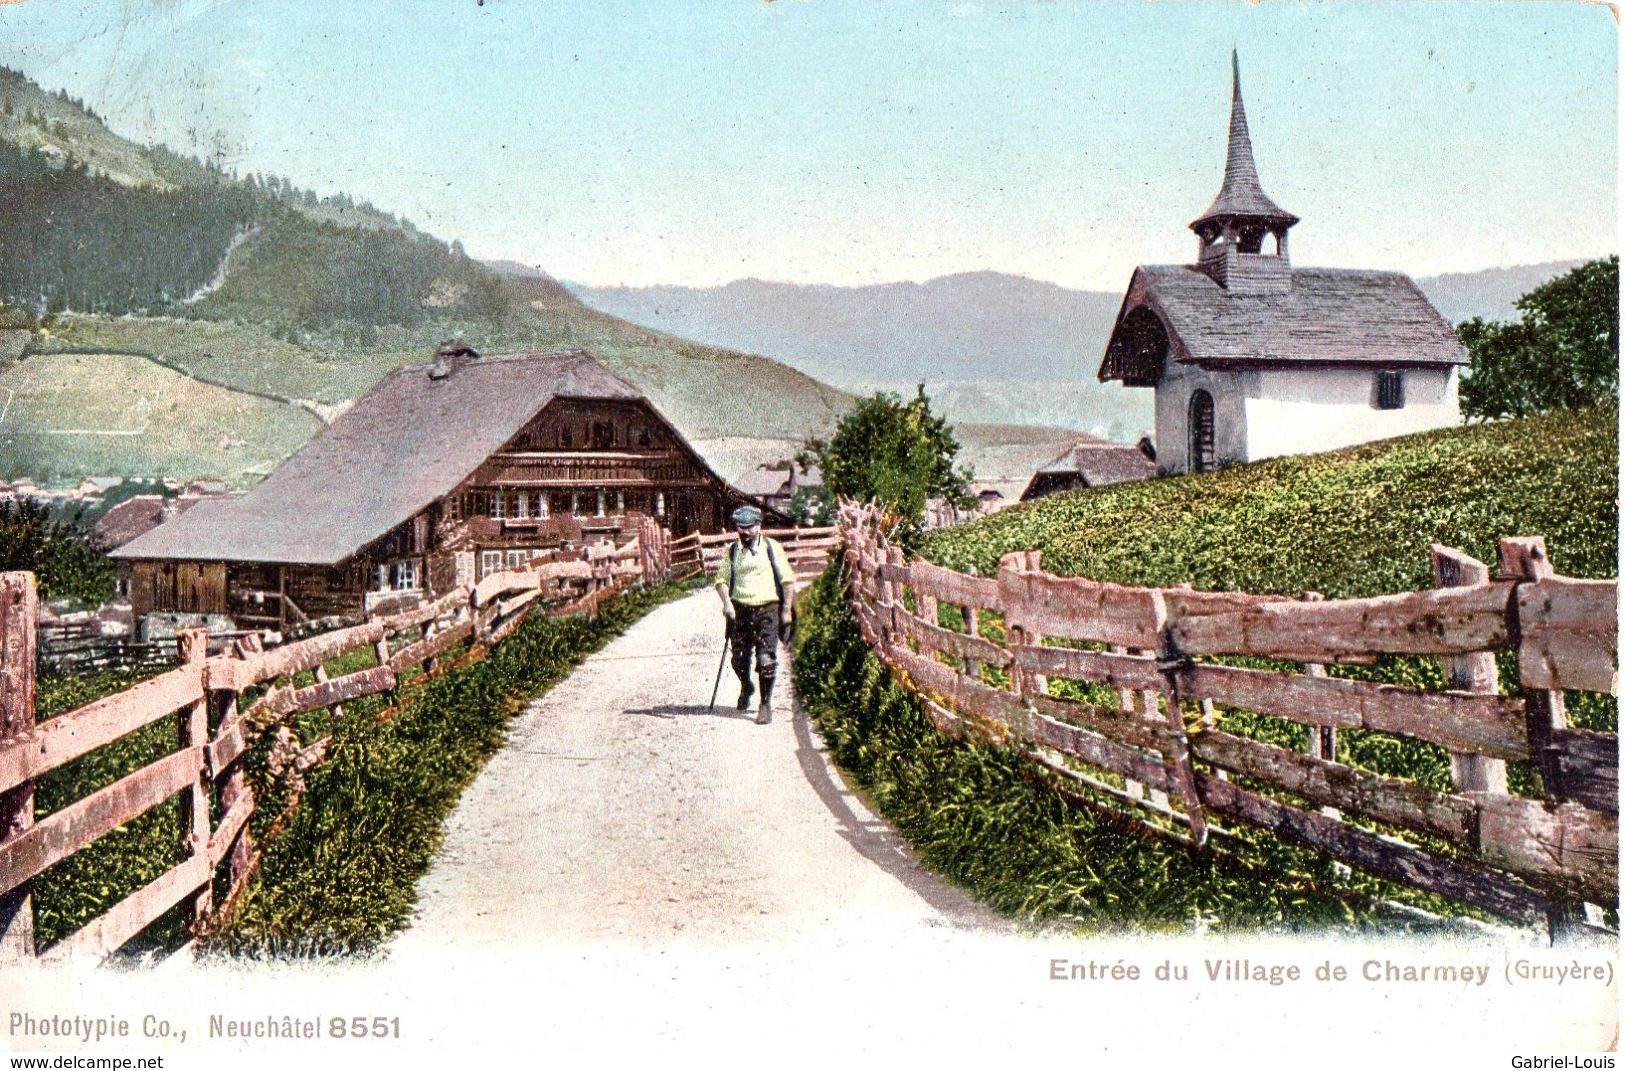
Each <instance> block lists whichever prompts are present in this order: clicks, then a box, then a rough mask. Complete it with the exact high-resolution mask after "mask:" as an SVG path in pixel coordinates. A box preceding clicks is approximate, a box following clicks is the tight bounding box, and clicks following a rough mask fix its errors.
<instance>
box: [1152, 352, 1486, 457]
mask: <svg viewBox="0 0 1625 1071" xmlns="http://www.w3.org/2000/svg"><path fill="white" fill-rule="evenodd" d="M1246 375H1247V377H1248V379H1249V380H1250V382H1249V383H1248V390H1247V395H1248V396H1247V399H1246V403H1245V406H1246V416H1245V420H1244V423H1245V426H1246V429H1247V444H1246V456H1247V459H1248V460H1249V461H1258V460H1261V459H1262V458H1266V457H1280V456H1282V455H1284V454H1312V453H1318V452H1320V451H1323V450H1336V449H1339V448H1341V447H1345V446H1354V445H1356V444H1358V443H1364V442H1371V441H1372V440H1374V439H1388V438H1392V437H1394V436H1396V435H1409V434H1411V433H1412V432H1417V431H1427V430H1429V429H1431V428H1442V427H1453V426H1455V425H1457V424H1460V423H1461V409H1460V406H1459V403H1458V402H1457V398H1456V378H1457V376H1456V369H1455V368H1448V369H1437V368H1407V369H1404V370H1403V371H1402V372H1401V375H1402V377H1403V381H1404V396H1405V404H1404V406H1403V407H1402V408H1399V409H1378V408H1377V374H1376V371H1375V370H1371V369H1357V368H1303V369H1282V370H1273V369H1272V370H1268V371H1258V372H1250V373H1246ZM1158 415H1159V418H1160V416H1161V407H1160V405H1159V407H1158ZM1159 428H1160V422H1159ZM1159 441H1160V440H1159Z"/></svg>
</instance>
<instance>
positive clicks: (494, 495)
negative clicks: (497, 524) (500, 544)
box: [491, 488, 508, 521]
mask: <svg viewBox="0 0 1625 1071" xmlns="http://www.w3.org/2000/svg"><path fill="white" fill-rule="evenodd" d="M507 505H508V496H507V495H506V494H505V493H504V492H503V491H502V490H501V489H500V488H499V489H497V490H494V491H492V492H491V518H492V519H493V520H498V521H500V520H503V519H504V518H505V516H506V513H505V511H506V509H507Z"/></svg>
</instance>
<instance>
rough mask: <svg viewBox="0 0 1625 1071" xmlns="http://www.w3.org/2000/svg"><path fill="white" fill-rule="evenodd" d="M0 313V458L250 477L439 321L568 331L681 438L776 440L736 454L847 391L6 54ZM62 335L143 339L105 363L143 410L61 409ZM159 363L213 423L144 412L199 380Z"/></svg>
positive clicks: (80, 469) (515, 344) (436, 334)
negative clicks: (164, 138) (597, 295)
mask: <svg viewBox="0 0 1625 1071" xmlns="http://www.w3.org/2000/svg"><path fill="white" fill-rule="evenodd" d="M379 166H383V167H387V166H388V162H387V161H380V164H379ZM0 327H3V328H16V327H24V328H27V329H28V335H27V337H26V341H24V342H21V343H19V340H18V339H17V338H16V335H17V334H18V332H16V331H9V332H8V333H7V334H5V335H0V343H4V346H5V347H6V348H5V349H3V350H0V388H4V392H5V393H3V394H0V396H3V397H6V398H7V399H11V400H13V404H11V405H10V412H9V416H8V419H7V421H6V424H5V428H4V430H3V432H0V462H3V463H0V470H3V471H0V477H17V476H34V477H36V478H43V479H52V480H64V479H72V478H75V477H76V476H79V475H89V474H115V475H146V476H159V475H170V474H173V475H177V476H182V477H185V478H193V477H197V476H203V475H218V476H221V477H224V478H229V479H232V480H234V481H236V482H246V481H249V480H252V479H253V478H254V477H255V476H256V475H257V474H261V473H263V472H264V471H265V469H266V466H267V465H268V464H274V462H275V461H276V460H277V459H278V451H280V452H282V453H285V452H286V450H287V449H289V448H290V446H297V444H298V441H299V439H298V435H300V434H304V435H307V436H308V434H309V431H308V430H305V429H308V427H309V426H310V424H311V417H310V411H307V408H305V406H312V407H314V411H320V412H330V411H331V410H332V408H333V407H336V406H341V405H342V404H343V403H344V402H345V401H346V400H348V399H351V398H354V397H356V396H357V395H358V394H360V393H361V392H362V391H364V390H365V389H366V388H367V387H368V386H370V385H371V384H372V383H373V382H375V381H376V380H377V379H378V378H379V377H380V376H382V375H384V374H386V373H387V372H389V371H390V370H391V369H393V368H396V367H399V366H400V365H402V364H409V363H417V362H421V361H423V360H425V359H426V357H427V355H428V354H429V353H430V352H432V349H433V347H434V345H435V344H436V343H437V342H439V341H441V340H444V339H447V338H461V339H463V340H465V341H467V342H468V343H469V344H470V345H472V346H474V347H475V348H476V349H477V350H480V351H481V352H501V351H505V350H548V349H577V348H579V349H585V350H587V351H588V352H590V353H592V354H593V355H594V356H596V357H598V358H599V359H601V360H603V361H605V362H606V363H607V364H609V365H610V366H611V367H613V368H614V369H615V370H616V371H617V372H619V373H620V374H622V375H624V376H625V377H626V378H628V379H629V380H631V381H632V382H634V383H636V384H638V385H639V386H640V387H641V388H643V389H644V390H645V391H646V392H647V393H648V394H649V396H650V397H651V399H652V400H653V401H654V402H655V403H656V404H657V405H658V406H660V407H661V409H662V410H663V411H665V412H666V413H667V414H668V415H669V416H671V417H672V418H673V419H674V420H675V421H676V422H677V423H678V424H679V426H681V427H682V428H683V430H684V431H685V433H687V434H688V435H689V436H690V437H691V438H694V439H697V440H706V439H724V438H728V439H731V440H732V439H737V440H739V442H741V443H746V444H747V445H748V443H749V442H757V441H760V443H761V444H762V445H761V446H760V450H761V451H769V452H771V453H772V456H771V457H768V456H764V457H761V458H755V457H754V456H750V457H746V456H744V455H741V456H740V457H739V458H738V459H736V464H735V465H734V467H736V468H737V469H738V470H739V471H744V470H747V469H749V468H751V467H754V466H755V465H756V464H758V463H760V462H761V461H765V460H771V459H772V458H773V457H777V456H779V454H781V453H782V452H783V450H784V446H783V444H782V442H778V441H777V440H784V441H790V442H792V443H793V442H794V441H796V440H801V439H804V438H806V437H808V436H810V435H818V434H825V433H827V431H828V429H829V427H830V426H831V424H832V422H833V419H834V416H835V414H837V413H838V412H840V411H841V410H843V409H844V408H845V407H846V406H847V405H848V404H849V403H850V400H851V399H850V397H849V396H848V395H846V394H844V393H842V392H840V391H837V390H834V389H832V388H829V387H827V386H825V385H824V384H822V383H819V382H817V381H816V380H813V379H811V378H809V377H807V376H805V375H802V374H800V373H798V372H795V371H793V370H792V369H789V368H786V367H785V366H783V365H781V364H778V363H777V362H775V361H772V360H768V359H766V358H762V357H756V356H752V355H749V354H743V353H737V352H731V351H728V350H722V349H717V348H714V347H711V346H706V345H702V344H695V343H690V342H685V341H682V340H679V339H674V338H671V337H669V336H666V335H663V334H661V333H660V332H658V331H652V330H648V329H646V328H641V327H636V326H634V325H632V324H628V323H626V322H624V321H622V320H619V319H617V318H615V317H613V316H608V315H604V314H602V313H597V312H593V311H591V310H589V309H587V308H586V307H585V306H583V305H582V304H581V303H580V302H579V301H577V300H576V299H575V298H574V297H573V296H572V295H570V294H569V293H568V292H567V291H565V290H564V289H563V287H561V286H559V285H558V284H557V283H556V282H554V281H552V280H551V279H549V278H548V277H546V276H545V274H540V273H537V272H534V271H531V272H528V273H526V274H525V275H524V276H522V277H516V276H506V275H503V274H501V273H499V272H495V271H492V270H490V269H489V268H487V267H485V266H484V265H482V264H480V263H478V262H477V261H475V260H473V259H471V258H470V257H468V256H467V255H466V254H465V253H464V251H463V250H462V248H461V247H460V245H458V243H456V242H454V241H453V242H448V241H442V240H440V239H438V238H435V237H433V236H430V235H427V234H424V233H422V232H420V231H418V230H417V229H416V228H415V227H413V226H412V225H411V224H410V223H408V222H405V221H401V220H397V219H395V218H394V217H393V216H390V215H389V214H387V213H385V212H382V211H380V210H378V209H376V208H374V207H372V206H371V205H368V204H366V203H365V202H361V203H357V202H356V201H355V200H353V199H351V198H350V197H347V196H344V195H342V194H336V195H331V196H327V197H318V196H317V195H316V194H314V193H312V192H310V191H309V190H303V189H300V188H299V187H298V186H296V185H295V184H294V183H293V182H292V181H290V180H289V179H286V178H282V177H278V176H274V175H261V174H248V175H236V174H233V173H230V172H227V171H224V170H222V169H221V168H220V167H218V166H216V165H215V164H214V163H213V162H209V161H200V160H194V159H188V158H186V157H183V156H180V155H177V154H175V153H172V152H169V151H168V150H166V149H163V148H160V147H145V146H139V145H136V144H134V143H132V142H130V141H128V140H126V139H124V138H121V137H119V136H118V135H116V134H114V133H113V132H111V131H109V130H108V129H107V128H106V126H105V125H103V124H102V122H101V121H100V119H99V118H98V117H97V116H96V115H95V114H94V113H93V112H92V111H91V110H90V109H88V108H86V107H85V106H84V105H82V104H81V103H79V102H78V101H75V100H72V99H70V98H69V97H68V96H66V95H65V94H63V93H50V92H47V91H45V90H43V89H41V88H40V87H39V86H37V85H35V84H34V83H33V82H31V81H29V80H28V79H27V78H26V77H24V76H22V75H20V74H17V73H16V72H14V71H8V70H5V69H3V68H0ZM69 355H76V356H83V357H85V358H86V359H87V360H90V361H91V362H92V363H94V361H95V360H96V359H98V358H99V357H101V356H109V355H112V356H117V357H148V358H151V359H152V361H151V363H150V364H148V365H145V366H143V365H141V364H139V363H138V364H134V365H132V364H130V363H129V362H128V361H124V362H121V363H119V364H118V368H117V369H116V372H117V375H118V376H119V377H123V378H122V379H121V387H120V389H121V390H124V391H125V392H126V395H127V396H126V397H125V399H124V401H125V402H126V403H127V406H126V408H129V407H134V408H131V410H130V411H131V412H133V413H135V414H136V416H133V417H129V419H123V418H122V417H120V414H119V413H117V412H109V413H106V414H103V415H102V417H100V418H98V419H97V420H96V421H88V422H87V420H86V419H85V418H84V417H83V414H76V412H75V411H74V410H75V407H74V406H70V405H68V403H67V400H66V399H67V398H68V396H69V394H72V393H73V391H75V390H80V389H81V388H87V389H92V390H93V389H94V386H95V385H94V384H90V385H86V384H82V383H77V382H76V381H75V380H74V377H76V376H82V375H84V374H86V373H85V372H84V369H83V368H80V367H79V366H78V365H75V364H74V363H73V362H70V361H68V360H66V359H63V360H55V359H54V358H56V357H62V358H66V357H68V356H69ZM82 363H83V362H81V364H82ZM175 373H180V374H181V375H183V376H185V377H189V378H190V379H191V380H193V381H194V382H195V383H201V384H203V385H204V386H206V387H208V388H210V389H214V388H218V389H220V390H224V391H227V392H233V393H231V394H227V395H221V396H218V397H215V396H211V398H212V401H211V403H210V409H209V411H210V412H211V413H218V414H220V415H221V417H222V418H223V422H224V426H222V427H218V428H215V429H213V430H211V431H210V434H208V435H203V434H202V433H201V431H199V433H198V434H190V432H189V433H188V434H187V435H181V434H180V432H181V430H183V429H179V428H178V426H177V425H175V423H174V422H173V421H165V422H164V423H163V427H164V428H165V431H164V433H163V434H161V435H151V434H137V432H138V431H140V429H141V428H143V427H147V424H146V423H145V421H146V418H145V417H143V416H141V414H142V413H145V412H146V410H145V409H141V408H140V406H141V405H143V404H145V405H147V406H148V407H149V408H152V411H153V412H158V411H167V409H165V407H166V406H167V405H168V404H169V400H170V399H172V397H173V396H174V395H175V392H176V391H177V390H182V389H184V390H194V389H197V388H195V387H187V386H186V385H185V384H176V383H175V381H174V377H175ZM96 374H98V375H100V374H107V375H112V374H113V370H110V369H108V368H103V369H101V371H100V372H98V373H96ZM244 393H246V394H247V395H250V396H252V397H250V398H244V397H242V396H241V395H242V394H244ZM74 396H75V397H79V396H78V395H74ZM278 399H282V400H285V401H286V402H288V404H286V405H282V406H278V405H276V404H274V403H275V402H276V401H277V400H278ZM267 400H269V401H267ZM80 401H81V402H83V401H85V399H84V398H82V397H81V398H80ZM81 407H82V406H81ZM126 415H127V414H126ZM200 419H201V418H200ZM219 422H220V421H218V420H217V423H219ZM126 425H128V426H126ZM153 426H157V425H153ZM193 430H197V429H193ZM171 432H173V433H174V434H173V435H172V434H171ZM177 436H178V437H177ZM244 442H246V443H248V444H249V446H248V447H244V446H242V445H240V444H242V443H244ZM209 444H217V445H212V446H211V445H209ZM255 444H259V445H260V447H263V449H261V448H259V447H256V446H255ZM736 445H737V444H736ZM251 448H253V449H251ZM729 448H730V449H735V452H738V450H737V449H736V448H735V446H730V447H729ZM745 453H746V454H748V453H750V451H749V450H748V449H747V450H745ZM249 454H254V456H252V457H250V456H248V455H249Z"/></svg>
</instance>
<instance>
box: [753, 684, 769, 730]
mask: <svg viewBox="0 0 1625 1071" xmlns="http://www.w3.org/2000/svg"><path fill="white" fill-rule="evenodd" d="M772 720H773V678H772V677H763V678H762V705H761V706H759V707H757V708H756V724H757V725H766V724H767V723H768V722H770V721H772Z"/></svg>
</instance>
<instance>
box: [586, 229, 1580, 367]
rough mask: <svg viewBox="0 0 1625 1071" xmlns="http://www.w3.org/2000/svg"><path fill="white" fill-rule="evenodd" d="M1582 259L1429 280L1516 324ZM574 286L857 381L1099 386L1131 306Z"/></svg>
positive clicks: (786, 287)
mask: <svg viewBox="0 0 1625 1071" xmlns="http://www.w3.org/2000/svg"><path fill="white" fill-rule="evenodd" d="M1580 263H1582V262H1581V261H1578V260H1571V261H1555V262H1552V263H1547V264H1531V265H1525V266H1519V267H1511V268H1496V269H1491V270H1487V271H1479V272H1468V273H1463V274H1453V275H1438V276H1432V277H1427V278H1421V279H1418V280H1417V282H1418V284H1419V285H1420V286H1421V287H1422V289H1423V291H1424V292H1425V293H1426V294H1427V295H1428V297H1429V299H1430V300H1432V301H1433V303H1434V305H1435V306H1437V307H1438V309H1439V311H1440V312H1441V313H1443V314H1444V316H1445V318H1446V319H1448V320H1449V321H1450V322H1452V323H1457V322H1460V321H1462V320H1466V319H1469V318H1471V317H1473V316H1481V317H1484V318H1486V319H1513V318H1515V317H1516V310H1515V309H1514V307H1513V302H1514V301H1515V300H1517V298H1518V297H1519V296H1520V295H1521V294H1523V293H1524V292H1525V291H1527V290H1529V289H1530V288H1531V287H1533V286H1535V285H1537V284H1539V283H1541V282H1543V281H1545V280H1546V279H1549V278H1551V277H1552V276H1554V275H1557V274H1559V273H1561V272H1564V271H1567V270H1568V269H1570V268H1572V267H1574V266H1576V265H1578V264H1580ZM565 285H566V286H567V287H568V288H569V289H570V290H571V292H572V293H574V294H575V295H576V296H577V297H579V298H580V299H581V300H582V301H583V302H585V303H586V304H587V305H588V306H590V307H591V308H594V309H598V310H599V311H601V312H606V313H609V314H610V315H612V316H618V317H620V318H622V319H625V320H630V321H631V322H633V323H636V324H641V325H643V326H645V327H649V328H653V329H655V330H659V331H664V332H667V333H670V334H673V335H678V336H680V337H682V338H688V339H693V340H695V341H699V342H705V343H706V344H708V345H713V346H725V347H728V348H730V349H737V350H743V351H745V352H747V353H762V354H768V355H771V356H772V357H774V358H776V359H778V360H781V361H785V362H788V363H789V364H791V365H793V366H794V367H796V368H797V369H799V370H800V371H803V372H805V373H807V374H808V375H811V376H815V377H817V378H819V379H823V380H825V381H826V382H830V383H834V384H836V385H838V386H842V387H846V388H848V389H852V388H863V387H865V386H868V385H870V384H875V383H907V382H918V381H924V382H926V383H927V384H933V383H944V382H964V381H969V382H990V381H992V382H998V381H1004V382H1008V381H1016V382H1046V381H1069V382H1078V381H1089V382H1093V381H1094V377H1095V372H1096V369H1097V368H1098V367H1099V363H1100V357H1101V354H1102V352H1103V351H1104V349H1105V346H1106V340H1107V337H1108V336H1109V335H1110V333H1111V326H1112V323H1113V322H1114V320H1115V319H1116V315H1117V309H1118V306H1119V305H1120V304H1121V302H1122V294H1121V293H1120V292H1103V291H1090V290H1070V289H1067V288H1065V287H1061V286H1057V285H1055V284H1054V283H1047V282H1042V281H1039V280H1036V279H1029V278H1026V277H1025V276H1020V275H1006V274H1002V273H999V272H971V273H968V274H963V275H947V276H943V277H941V278H938V279H932V280H930V281H929V282H924V283H912V282H906V283H886V284H882V285H877V286H850V287H848V286H828V285H806V286H803V285H797V284H793V283H770V282H763V281H762V280H760V279H744V280H740V281H738V282H732V283H729V284H727V285H726V286H719V287H701V288H697V287H682V286H650V287H636V288H632V287H593V286H582V285H577V284H571V283H566V284H565ZM1114 393H1115V392H1114Z"/></svg>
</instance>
